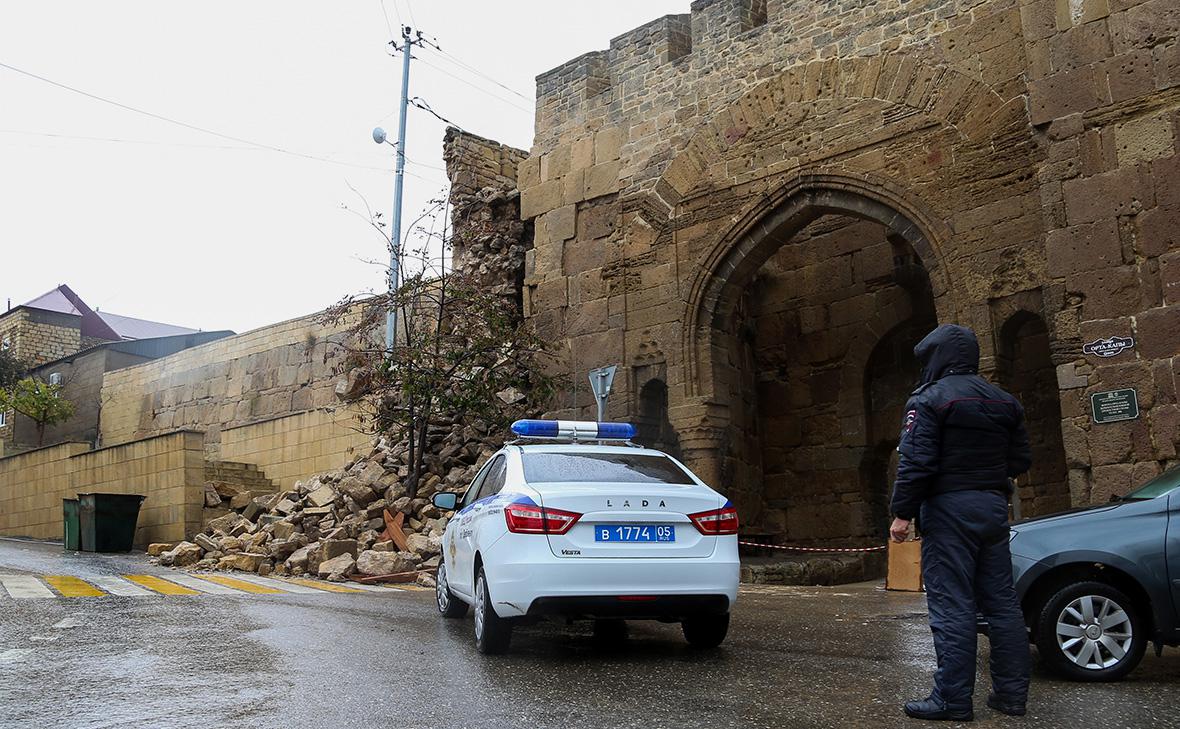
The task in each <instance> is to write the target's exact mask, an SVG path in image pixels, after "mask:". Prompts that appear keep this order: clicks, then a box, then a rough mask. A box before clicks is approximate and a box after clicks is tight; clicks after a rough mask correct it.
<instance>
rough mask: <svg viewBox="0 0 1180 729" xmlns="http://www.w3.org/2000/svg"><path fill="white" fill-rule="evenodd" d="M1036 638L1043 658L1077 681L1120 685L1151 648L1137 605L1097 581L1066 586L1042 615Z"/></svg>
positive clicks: (1045, 608)
mask: <svg viewBox="0 0 1180 729" xmlns="http://www.w3.org/2000/svg"><path fill="white" fill-rule="evenodd" d="M1036 635H1037V638H1036V643H1037V651H1038V652H1039V653H1040V656H1041V660H1042V661H1044V662H1045V664H1046V665H1047V666H1048V667H1049V668H1050V669H1052V670H1053V671H1054V672H1056V673H1058V674H1060V675H1062V676H1064V677H1065V678H1068V679H1071V680H1074V681H1117V680H1119V679H1120V678H1122V677H1123V676H1126V675H1127V674H1128V673H1130V672H1131V671H1132V670H1133V669H1134V668H1135V666H1137V665H1139V661H1140V660H1141V659H1142V658H1143V652H1144V650H1145V649H1146V648H1147V624H1146V623H1145V622H1144V621H1143V620H1142V619H1141V618H1140V617H1139V612H1138V609H1137V607H1136V606H1135V604H1134V603H1133V602H1132V601H1131V599H1130V598H1129V597H1127V596H1126V595H1125V594H1124V593H1123V592H1122V591H1121V590H1119V589H1117V588H1115V587H1113V586H1111V585H1108V584H1107V583H1105V582H1097V581H1087V582H1075V583H1072V584H1069V585H1066V586H1064V587H1063V588H1061V589H1060V590H1058V591H1057V592H1056V593H1055V594H1054V595H1053V596H1052V597H1050V598H1049V599H1048V600H1047V601H1046V602H1045V604H1044V605H1042V606H1041V610H1040V612H1039V613H1038V615H1037V623H1036ZM1120 653H1121V654H1122V655H1119V654H1120Z"/></svg>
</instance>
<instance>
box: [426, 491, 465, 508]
mask: <svg viewBox="0 0 1180 729" xmlns="http://www.w3.org/2000/svg"><path fill="white" fill-rule="evenodd" d="M430 501H431V503H433V504H434V505H435V506H437V507H438V508H440V509H442V510H443V511H452V510H454V508H455V506H456V505H457V504H458V503H459V494H456V493H450V492H446V491H443V492H440V493H437V494H435V495H434V498H432V499H431V500H430Z"/></svg>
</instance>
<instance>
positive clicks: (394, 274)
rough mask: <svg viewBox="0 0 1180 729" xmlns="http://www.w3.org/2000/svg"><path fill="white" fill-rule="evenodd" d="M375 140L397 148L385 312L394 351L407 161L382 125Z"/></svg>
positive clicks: (387, 347)
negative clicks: (394, 293)
mask: <svg viewBox="0 0 1180 729" xmlns="http://www.w3.org/2000/svg"><path fill="white" fill-rule="evenodd" d="M373 141H374V142H376V143H377V144H388V145H389V146H391V147H393V148H394V149H396V150H397V165H396V169H397V181H396V183H395V185H394V202H393V228H392V230H390V232H389V309H388V310H387V311H386V312H385V350H386V351H387V352H390V353H392V352H393V345H394V337H396V336H397V308H396V307H395V306H394V305H393V292H394V291H396V290H397V283H398V277H399V275H400V274H401V256H400V255H399V250H398V249H399V248H400V246H401V227H402V179H403V178H402V171H403V170H404V169H405V161H404V158H403V157H402V153H401V149H399V148H398V145H397V143H395V142H391V141H389V137H388V135H386V133H385V130H384V129H382V128H381V127H373Z"/></svg>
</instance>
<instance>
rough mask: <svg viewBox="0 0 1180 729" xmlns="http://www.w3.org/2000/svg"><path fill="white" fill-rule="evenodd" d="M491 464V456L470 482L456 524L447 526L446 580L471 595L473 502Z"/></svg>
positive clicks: (453, 589) (477, 498) (456, 590)
mask: <svg viewBox="0 0 1180 729" xmlns="http://www.w3.org/2000/svg"><path fill="white" fill-rule="evenodd" d="M492 460H495V459H492ZM491 465H492V461H491V460H489V461H488V462H487V463H485V464H484V467H483V468H481V469H480V470H479V473H477V474H475V478H474V479H472V480H471V485H470V486H468V487H467V491H466V492H465V493H464V494H463V501H462V502H460V503H459V511H458V512H456V513H455V516H454V517H452V519H451V523H452V525H453V527H454V528H453V529H448V530H447V531H448V532H449V535H448V540H449V544H447V545H446V549H447V553H446V560H447V584H449V585H450V586H451V590H452V591H454V592H457V593H458V594H460V595H465V596H467V597H470V596H471V590H472V577H471V567H472V560H473V559H474V552H473V551H472V540H471V538H470V537H471V534H472V532H473V531H474V530H473V527H472V520H473V519H474V514H475V512H474V509H473V506H474V504H475V502H476V501H477V500H479V498H480V496H479V493H480V489H481V487H482V486H483V483H484V480H485V479H486V478H487V475H488V471H489V470H490V469H491Z"/></svg>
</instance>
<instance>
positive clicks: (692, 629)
mask: <svg viewBox="0 0 1180 729" xmlns="http://www.w3.org/2000/svg"><path fill="white" fill-rule="evenodd" d="M680 626H681V628H682V629H683V630H684V639H685V640H687V641H688V644H689V645H690V646H692V647H693V648H716V647H717V646H719V645H721V642H722V641H723V640H725V634H726V633H728V632H729V613H723V614H721V615H701V616H699V617H695V618H685V619H684V621H683V622H682V623H681V624H680Z"/></svg>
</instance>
